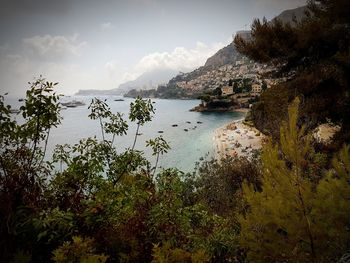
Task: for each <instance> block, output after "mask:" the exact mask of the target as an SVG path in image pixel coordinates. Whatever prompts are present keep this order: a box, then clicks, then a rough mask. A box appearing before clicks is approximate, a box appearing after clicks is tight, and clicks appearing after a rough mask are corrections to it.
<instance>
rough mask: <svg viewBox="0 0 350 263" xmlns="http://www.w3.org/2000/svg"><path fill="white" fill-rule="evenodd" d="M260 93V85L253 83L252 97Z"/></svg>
mask: <svg viewBox="0 0 350 263" xmlns="http://www.w3.org/2000/svg"><path fill="white" fill-rule="evenodd" d="M261 92H262V85H261V84H260V83H254V84H252V91H251V95H252V96H258V95H260V93H261Z"/></svg>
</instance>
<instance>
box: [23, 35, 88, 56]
mask: <svg viewBox="0 0 350 263" xmlns="http://www.w3.org/2000/svg"><path fill="white" fill-rule="evenodd" d="M22 42H23V44H24V47H25V49H28V50H29V51H31V53H32V55H33V56H34V57H35V56H38V57H42V58H61V57H66V56H79V55H80V54H81V50H82V49H83V47H85V46H86V44H87V43H86V42H84V41H78V35H77V34H76V35H74V36H72V37H65V36H51V35H44V36H34V37H31V38H24V39H23V40H22Z"/></svg>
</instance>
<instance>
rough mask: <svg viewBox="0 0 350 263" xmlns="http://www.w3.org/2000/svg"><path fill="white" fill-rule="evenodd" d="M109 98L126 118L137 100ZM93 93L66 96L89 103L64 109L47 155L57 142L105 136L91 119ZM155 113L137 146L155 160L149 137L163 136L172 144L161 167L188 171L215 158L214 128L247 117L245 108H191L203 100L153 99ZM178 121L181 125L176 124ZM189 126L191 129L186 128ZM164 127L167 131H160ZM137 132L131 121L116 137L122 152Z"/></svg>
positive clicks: (49, 155) (161, 160)
mask: <svg viewBox="0 0 350 263" xmlns="http://www.w3.org/2000/svg"><path fill="white" fill-rule="evenodd" d="M99 98H100V99H103V100H104V99H106V103H107V104H108V105H109V107H110V109H111V111H112V112H113V113H116V112H121V113H123V114H124V117H125V119H127V117H128V113H129V107H130V103H131V102H132V101H133V100H134V99H131V98H123V99H124V101H114V100H115V99H118V98H119V99H120V97H112V96H106V97H103V96H100V97H99ZM91 99H92V97H89V96H74V97H73V96H72V97H64V98H63V99H62V102H66V101H71V100H78V101H83V102H84V103H85V104H86V105H85V106H79V107H76V108H67V109H65V110H62V111H61V116H62V118H63V120H62V123H61V125H60V126H59V127H57V128H55V129H52V130H51V132H50V138H49V141H48V145H47V157H48V158H50V157H51V156H52V152H53V149H54V148H55V145H57V144H65V143H67V144H74V143H78V141H79V140H80V139H83V138H87V137H93V136H96V137H97V138H98V139H101V129H100V126H99V122H98V121H97V120H90V119H89V118H88V115H89V113H90V110H89V109H88V105H89V104H90V102H91ZM152 101H153V102H154V104H153V105H154V107H155V114H154V117H153V119H152V122H150V123H147V124H145V125H144V126H142V127H141V128H140V131H139V133H141V134H142V135H140V136H138V138H137V143H136V147H135V148H136V149H138V150H142V151H144V152H145V156H146V157H147V159H148V160H149V161H151V163H152V164H154V163H155V156H152V152H151V150H150V149H148V148H146V147H145V144H146V141H147V140H149V139H153V138H155V137H157V136H163V138H164V139H165V140H166V141H167V142H168V143H169V144H170V147H171V149H170V150H169V152H168V153H166V154H164V155H162V156H161V157H160V160H159V165H160V167H163V168H170V167H176V168H178V169H180V170H182V171H184V172H190V171H192V170H193V169H194V167H195V163H196V162H197V161H199V160H200V159H201V158H203V157H206V158H211V157H212V156H213V154H214V145H213V140H212V138H213V133H214V130H215V129H217V128H219V127H221V126H223V125H224V124H226V123H228V122H230V121H234V120H239V119H242V118H243V117H244V113H241V112H210V113H208V112H206V113H201V112H190V111H189V109H191V108H193V107H194V106H196V105H198V104H199V103H200V101H199V100H164V99H152ZM174 124H176V125H177V127H172V125H174ZM185 129H187V130H188V131H185ZM159 131H162V132H163V133H159ZM135 132H136V125H135V124H134V123H131V122H129V131H128V134H127V135H125V136H121V137H117V138H116V139H115V147H116V148H117V150H118V152H122V151H123V150H125V149H126V148H128V147H131V146H132V143H133V139H134V136H135Z"/></svg>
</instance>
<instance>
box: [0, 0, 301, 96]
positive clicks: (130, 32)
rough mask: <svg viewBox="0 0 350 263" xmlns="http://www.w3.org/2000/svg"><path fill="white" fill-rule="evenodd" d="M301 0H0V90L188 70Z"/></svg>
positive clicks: (63, 88)
mask: <svg viewBox="0 0 350 263" xmlns="http://www.w3.org/2000/svg"><path fill="white" fill-rule="evenodd" d="M305 2H306V0H172V1H171V0H100V1H97V0H96V1H92V0H0V3H1V7H0V80H1V83H0V89H1V93H4V92H10V93H11V94H16V95H17V94H19V93H24V90H25V89H26V88H27V86H28V85H27V84H26V83H27V82H28V81H31V80H33V78H34V77H36V76H39V75H40V74H41V75H43V76H44V77H46V78H47V79H48V80H49V81H53V82H59V83H60V85H59V91H60V92H61V93H65V94H73V93H75V92H76V91H77V90H78V89H112V88H116V87H118V85H119V84H121V83H123V82H125V81H127V80H132V79H134V78H135V77H137V76H139V75H140V74H142V73H144V72H145V71H148V70H154V69H158V68H171V69H175V70H181V71H189V70H191V69H194V68H196V67H199V66H201V65H203V64H204V63H205V61H206V59H207V58H208V57H209V56H211V55H213V54H214V53H215V52H216V51H217V50H219V49H220V48H222V47H223V46H225V45H227V44H229V43H230V42H231V41H232V34H234V33H235V32H236V31H238V30H244V29H249V27H250V24H251V22H252V20H253V19H254V18H262V17H264V16H265V17H266V18H268V19H270V18H272V17H274V16H276V15H278V14H279V13H280V12H281V11H283V10H286V9H291V8H295V7H298V6H302V5H304V4H305Z"/></svg>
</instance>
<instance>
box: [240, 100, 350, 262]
mask: <svg viewBox="0 0 350 263" xmlns="http://www.w3.org/2000/svg"><path fill="white" fill-rule="evenodd" d="M298 107H299V101H298V99H297V100H295V101H294V102H293V103H292V105H291V106H290V107H289V122H288V123H284V124H283V125H282V127H281V142H280V144H281V148H280V149H278V146H276V145H273V144H272V143H269V144H268V145H267V146H266V147H264V151H263V156H262V163H263V178H262V191H256V190H255V189H253V188H252V187H251V186H249V185H248V184H245V185H244V187H243V189H244V191H243V192H244V196H245V198H246V200H247V202H248V204H249V207H248V210H247V211H246V213H244V214H243V215H242V216H241V217H240V219H239V222H240V224H241V237H240V243H241V245H242V246H243V247H245V248H246V249H247V257H248V260H250V261H254V262H265V261H290V260H292V261H298V262H310V261H311V262H329V261H331V260H335V259H337V258H339V257H340V256H341V255H342V253H344V252H345V251H347V249H348V247H347V245H346V244H348V242H349V241H348V236H349V233H348V229H347V226H348V222H349V221H348V218H349V215H350V214H349V212H350V210H349V208H348V206H349V205H350V204H349V202H348V199H347V198H348V197H347V195H346V194H345V195H344V193H345V192H346V191H348V188H349V182H348V181H346V179H345V178H344V177H343V178H341V177H338V178H337V177H333V176H331V175H330V174H329V175H328V176H326V177H325V178H324V179H322V180H321V181H319V183H317V182H316V183H315V182H314V181H312V180H311V179H310V178H309V177H308V174H307V172H306V169H305V165H306V163H307V162H308V160H309V159H308V155H310V153H311V152H312V151H311V146H310V138H309V136H308V135H307V134H306V133H305V128H304V127H301V128H299V127H298V126H297V120H298ZM346 151H348V148H347V147H346V148H345V149H344V150H342V152H341V156H342V157H340V158H341V161H339V157H338V158H337V159H335V161H334V167H335V168H336V170H337V167H338V164H340V167H344V166H343V165H344V164H345V163H348V161H349V159H347V158H348V156H347V154H348V153H346ZM341 173H342V172H341ZM342 174H343V175H345V174H347V172H345V174H344V173H342ZM345 176H346V175H345ZM332 185H337V186H338V187H339V188H338V189H336V188H335V187H332ZM338 193H340V194H339V195H338ZM333 209H335V210H337V211H341V212H340V213H338V212H336V211H335V210H333ZM326 211H327V212H326ZM330 211H331V212H330ZM327 213H329V214H328V215H327ZM339 214H342V216H339ZM330 240H332V241H331V242H330Z"/></svg>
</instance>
